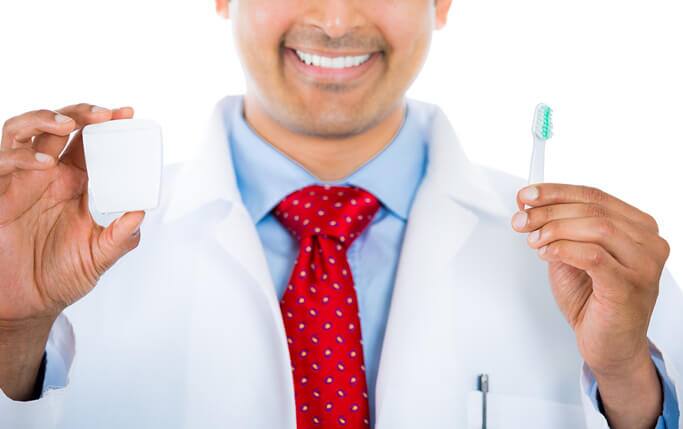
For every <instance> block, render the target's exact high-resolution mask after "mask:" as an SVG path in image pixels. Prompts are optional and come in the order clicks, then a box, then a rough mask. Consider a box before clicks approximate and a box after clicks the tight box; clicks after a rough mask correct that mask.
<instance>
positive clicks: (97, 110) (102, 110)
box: [90, 106, 109, 113]
mask: <svg viewBox="0 0 683 429" xmlns="http://www.w3.org/2000/svg"><path fill="white" fill-rule="evenodd" d="M107 110H109V109H105V108H104V107H100V106H92V107H91V108H90V111H91V112H93V113H97V112H106V111H107Z"/></svg>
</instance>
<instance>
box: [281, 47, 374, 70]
mask: <svg viewBox="0 0 683 429" xmlns="http://www.w3.org/2000/svg"><path fill="white" fill-rule="evenodd" d="M293 51H294V52H295V53H296V56H297V57H298V58H299V60H301V62H303V63H304V64H306V65H309V66H314V67H320V68H324V69H347V68H352V67H358V66H360V65H362V64H364V63H366V62H367V61H368V60H369V59H370V58H371V57H372V53H368V54H363V55H347V56H335V57H330V56H325V55H318V54H316V53H313V52H306V51H302V50H299V49H293Z"/></svg>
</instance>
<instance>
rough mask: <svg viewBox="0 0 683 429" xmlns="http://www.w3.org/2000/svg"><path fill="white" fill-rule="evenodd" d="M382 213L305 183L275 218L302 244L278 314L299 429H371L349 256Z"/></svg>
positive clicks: (341, 191)
mask: <svg viewBox="0 0 683 429" xmlns="http://www.w3.org/2000/svg"><path fill="white" fill-rule="evenodd" d="M378 209H379V202H378V201H377V198H375V197H374V196H373V195H372V194H370V193H368V192H367V191H364V190H362V189H359V188H352V187H339V186H318V185H314V186H308V187H306V188H303V189H301V190H299V191H296V192H294V193H292V194H290V195H289V196H287V197H286V198H285V199H284V200H282V202H280V204H279V205H278V206H277V207H276V208H275V216H276V218H277V219H278V220H279V221H280V222H281V223H282V225H284V226H285V228H287V229H288V230H289V231H290V232H291V233H292V235H293V236H294V237H296V239H297V240H298V241H299V255H298V257H297V259H296V261H295V263H294V269H293V270H292V275H291V277H290V280H289V283H288V285H287V289H286V290H285V293H284V295H283V297H282V301H281V305H280V307H281V309H282V316H283V319H284V322H285V330H286V332H287V342H288V343H289V354H290V359H291V363H292V371H293V376H294V393H295V399H296V407H297V410H296V417H297V428H298V429H308V428H323V429H332V428H353V429H366V428H369V427H370V418H369V411H368V393H367V382H366V380H365V366H364V361H363V344H362V341H361V326H360V318H359V313H358V303H357V301H356V291H355V289H354V285H353V277H352V275H351V268H350V267H349V263H348V260H347V258H346V251H347V249H348V248H349V246H350V245H351V243H352V242H353V241H354V239H356V238H358V236H359V235H360V234H361V233H362V232H363V230H364V229H365V228H366V227H367V226H368V225H369V224H370V221H371V220H372V218H373V216H374V215H375V213H376V212H377V210H378Z"/></svg>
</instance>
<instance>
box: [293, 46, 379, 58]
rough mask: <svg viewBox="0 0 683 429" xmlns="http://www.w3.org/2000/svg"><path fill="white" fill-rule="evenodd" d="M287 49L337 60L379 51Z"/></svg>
mask: <svg viewBox="0 0 683 429" xmlns="http://www.w3.org/2000/svg"><path fill="white" fill-rule="evenodd" d="M285 48H288V49H293V50H295V51H300V52H306V53H308V54H314V55H320V56H322V57H329V58H336V57H360V56H363V55H372V54H374V53H375V52H378V51H365V52H351V51H324V50H321V49H315V48H303V47H301V48H300V47H294V46H285Z"/></svg>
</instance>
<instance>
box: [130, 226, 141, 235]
mask: <svg viewBox="0 0 683 429" xmlns="http://www.w3.org/2000/svg"><path fill="white" fill-rule="evenodd" d="M138 235H140V228H138V229H136V230H135V231H133V233H132V234H131V236H132V237H137V236H138Z"/></svg>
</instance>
